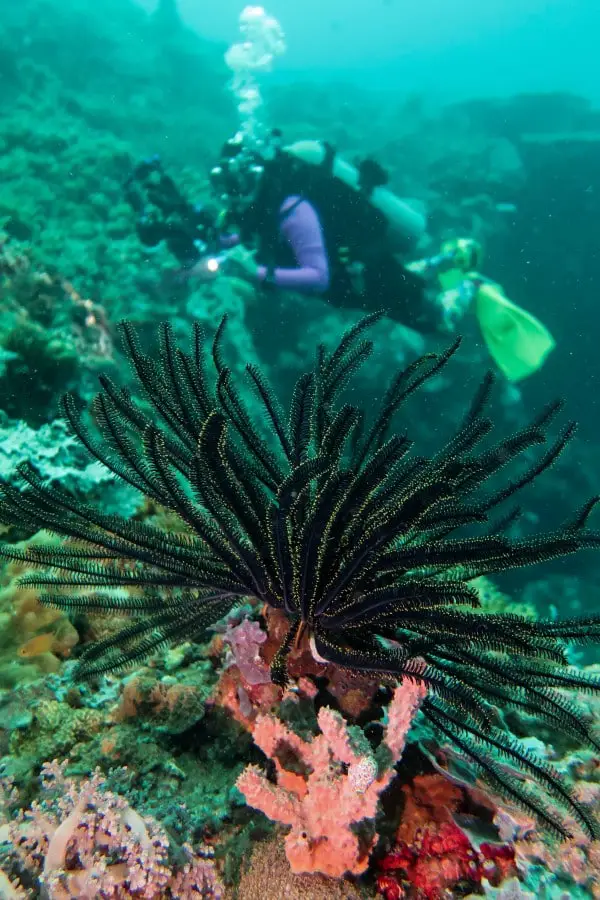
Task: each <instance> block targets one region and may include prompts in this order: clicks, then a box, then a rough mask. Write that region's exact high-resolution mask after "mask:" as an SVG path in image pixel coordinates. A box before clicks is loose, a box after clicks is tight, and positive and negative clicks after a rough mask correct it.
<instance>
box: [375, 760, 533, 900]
mask: <svg viewBox="0 0 600 900" xmlns="http://www.w3.org/2000/svg"><path fill="white" fill-rule="evenodd" d="M402 791H403V793H404V796H405V806H404V811H403V815H402V822H401V823H400V827H399V829H398V833H397V838H396V841H397V843H396V846H395V847H394V849H393V851H392V852H391V853H389V854H388V855H387V856H385V857H384V858H383V859H382V860H381V861H380V862H379V864H378V866H379V869H380V875H379V877H378V879H377V886H378V890H379V893H380V894H382V895H383V897H385V898H386V900H398V898H401V897H405V896H409V897H414V898H419V900H440V898H442V897H445V896H447V895H448V892H449V891H453V890H455V889H456V888H457V887H458V886H459V885H460V886H464V887H469V888H472V889H475V888H481V887H482V881H483V880H484V879H485V880H486V881H487V882H489V883H490V884H492V885H498V884H500V883H501V882H502V881H503V880H504V879H505V878H509V877H511V876H512V875H514V874H515V873H516V865H515V853H514V849H513V847H512V846H510V845H508V844H485V843H484V844H481V846H480V847H479V850H476V849H475V848H474V847H473V846H472V845H471V842H470V840H469V838H468V836H467V835H466V834H465V832H464V831H462V830H461V829H460V828H459V827H458V826H457V825H456V823H455V821H454V818H453V815H454V814H455V813H457V812H458V811H459V810H460V808H461V807H462V805H463V803H464V802H465V792H464V791H463V790H462V789H461V788H459V787H458V786H456V785H454V784H452V783H451V782H450V781H448V780H447V779H445V778H443V777H442V776H441V775H437V774H432V775H418V776H416V777H415V778H414V780H413V781H412V782H411V783H410V784H407V785H403V787H402Z"/></svg>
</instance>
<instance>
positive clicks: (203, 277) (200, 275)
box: [179, 256, 222, 284]
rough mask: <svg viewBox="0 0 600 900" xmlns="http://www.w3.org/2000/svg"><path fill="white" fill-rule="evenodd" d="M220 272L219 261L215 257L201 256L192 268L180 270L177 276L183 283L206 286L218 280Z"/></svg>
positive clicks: (218, 258)
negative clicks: (195, 283)
mask: <svg viewBox="0 0 600 900" xmlns="http://www.w3.org/2000/svg"><path fill="white" fill-rule="evenodd" d="M221 272H222V268H221V259H220V257H216V256H203V257H202V259H199V260H198V262H197V263H195V264H194V265H193V266H189V268H187V269H180V270H179V275H180V277H181V278H182V280H184V281H192V282H199V283H200V284H208V282H210V281H214V280H215V278H218V277H219V275H220V274H221Z"/></svg>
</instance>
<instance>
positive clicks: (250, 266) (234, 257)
mask: <svg viewBox="0 0 600 900" xmlns="http://www.w3.org/2000/svg"><path fill="white" fill-rule="evenodd" d="M220 271H221V273H222V274H223V275H228V276H230V277H231V278H240V279H242V280H243V281H250V282H255V281H256V280H257V277H258V265H257V263H256V259H255V252H254V251H253V250H248V249H247V248H246V247H243V246H242V245H241V244H238V246H237V247H234V248H233V249H232V250H228V251H227V253H226V254H225V258H224V259H223V262H222V263H221V265H220Z"/></svg>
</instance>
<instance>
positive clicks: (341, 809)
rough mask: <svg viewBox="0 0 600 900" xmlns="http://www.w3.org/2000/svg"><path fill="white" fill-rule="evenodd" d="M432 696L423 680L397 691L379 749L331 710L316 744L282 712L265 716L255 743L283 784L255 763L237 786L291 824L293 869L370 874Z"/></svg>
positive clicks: (273, 816)
mask: <svg viewBox="0 0 600 900" xmlns="http://www.w3.org/2000/svg"><path fill="white" fill-rule="evenodd" d="M424 693H425V689H424V688H423V686H422V685H421V684H418V683H416V682H411V681H408V680H406V681H405V682H404V683H403V685H402V686H401V687H398V688H396V690H395V692H394V697H393V700H392V702H391V704H390V708H389V711H388V723H387V726H386V729H385V737H384V740H383V743H382V745H381V746H380V748H379V749H378V751H377V753H376V754H373V752H372V751H371V749H370V747H369V744H368V742H367V741H366V740H365V737H364V735H363V733H362V732H361V731H360V729H358V728H355V727H354V728H353V727H348V726H347V725H346V723H345V722H344V720H343V718H342V717H341V716H340V715H339V713H336V712H334V711H333V710H331V709H329V708H327V707H325V708H323V709H321V710H320V712H319V715H318V723H319V728H320V730H321V733H320V734H319V735H317V737H315V738H313V740H312V741H304V740H302V738H300V737H298V735H296V734H295V733H294V732H292V731H290V729H288V728H286V726H285V725H283V724H282V722H280V721H279V719H277V718H275V717H274V716H261V717H259V718H258V719H257V721H256V724H255V726H254V731H253V734H254V740H255V742H256V743H257V744H258V746H259V747H260V748H261V750H262V751H263V753H264V754H265V755H266V756H267V757H268V758H269V759H271V760H272V761H273V763H274V765H275V769H276V772H277V785H273V784H271V782H270V781H268V779H267V778H266V776H265V775H264V773H262V772H261V771H260V770H259V769H258V768H257V767H256V766H249V767H248V768H247V769H246V770H245V771H244V772H243V773H242V774H241V775H240V777H239V779H238V782H237V785H238V787H239V789H240V790H241V791H242V793H243V794H244V796H245V797H246V800H247V801H248V803H249V804H250V805H251V806H254V807H256V808H257V809H260V810H262V812H264V813H265V815H267V816H269V818H271V819H274V820H275V821H277V822H281V823H283V824H284V825H288V826H290V832H289V834H288V835H287V837H286V840H285V845H286V852H287V856H288V859H289V861H290V864H291V867H292V871H293V872H296V873H301V872H319V873H321V874H324V875H329V876H331V877H335V878H341V877H342V876H343V875H344V874H345V873H346V872H351V873H354V874H360V873H361V872H364V871H365V869H366V868H367V866H368V862H369V853H370V851H371V849H372V848H373V846H374V844H375V842H376V840H377V834H376V832H375V830H374V828H373V827H372V820H374V819H375V815H376V813H377V803H378V800H379V796H380V795H381V793H382V791H384V790H385V789H386V788H387V787H388V785H389V783H390V781H391V780H392V778H393V776H394V769H393V763H394V762H395V761H397V760H398V759H400V757H401V756H402V752H403V749H404V744H405V740H406V735H407V732H408V730H409V728H410V724H411V722H412V718H413V716H414V714H415V712H416V710H417V709H418V707H419V705H420V703H421V701H422V699H423V696H424ZM366 820H371V821H370V822H368V821H366ZM359 825H361V826H362V828H360V827H358V826H359Z"/></svg>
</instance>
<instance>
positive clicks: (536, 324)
mask: <svg viewBox="0 0 600 900" xmlns="http://www.w3.org/2000/svg"><path fill="white" fill-rule="evenodd" d="M475 314H476V316H477V319H478V321H479V326H480V328H481V333H482V335H483V339H484V341H485V343H486V345H487V348H488V351H489V353H490V356H491V357H492V359H493V360H494V362H495V363H496V365H497V366H498V368H499V369H500V371H501V372H503V374H504V375H505V376H506V378H508V380H509V381H520V380H521V379H522V378H527V376H528V375H532V374H533V373H534V372H537V370H538V369H540V368H541V366H542V365H543V364H544V362H545V360H546V357H547V356H548V354H549V353H550V352H551V351H552V350H553V349H554V347H555V346H556V343H555V341H554V338H553V337H552V335H551V334H550V332H549V331H548V329H547V328H546V326H545V325H542V323H541V322H540V321H539V320H538V319H536V318H535V316H532V315H531V313H529V312H527V311H526V310H524V309H522V308H521V307H520V306H517V305H516V304H515V303H513V302H512V301H511V300H509V299H508V297H506V296H505V295H504V293H503V291H502V288H501V287H500V285H498V284H494V283H492V282H483V283H482V284H481V285H480V287H479V290H478V291H477V294H476V297H475Z"/></svg>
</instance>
